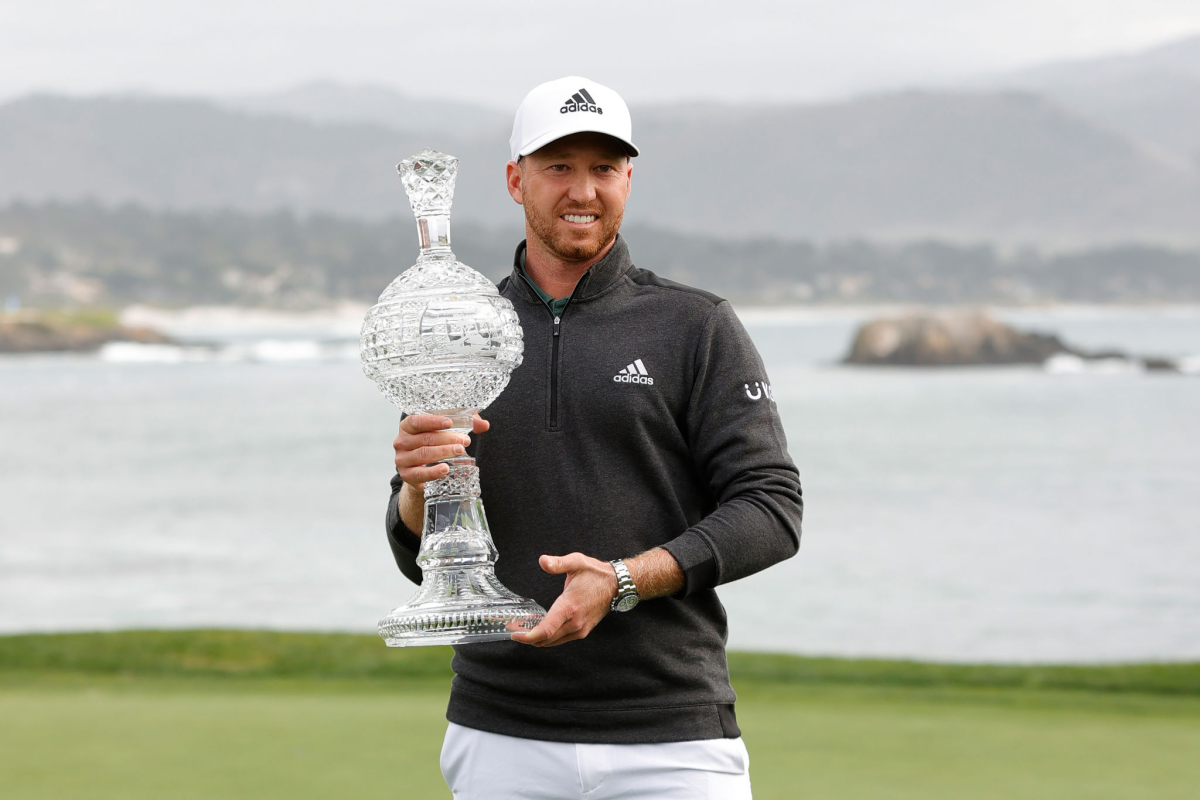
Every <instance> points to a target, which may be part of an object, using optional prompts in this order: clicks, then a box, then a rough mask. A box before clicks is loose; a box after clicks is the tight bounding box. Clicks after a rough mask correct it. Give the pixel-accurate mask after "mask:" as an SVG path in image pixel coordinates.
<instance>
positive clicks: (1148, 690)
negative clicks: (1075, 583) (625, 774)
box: [0, 631, 1200, 800]
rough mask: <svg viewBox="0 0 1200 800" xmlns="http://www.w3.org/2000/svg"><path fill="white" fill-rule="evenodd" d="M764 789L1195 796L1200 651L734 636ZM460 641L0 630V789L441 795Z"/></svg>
mask: <svg viewBox="0 0 1200 800" xmlns="http://www.w3.org/2000/svg"><path fill="white" fill-rule="evenodd" d="M730 668H731V672H732V674H733V681H734V685H735V686H736V688H737V689H738V693H739V702H738V718H739V721H740V722H741V724H742V728H743V731H744V734H745V738H746V742H747V745H748V746H749V748H750V753H751V762H752V764H751V774H752V777H753V781H754V787H755V797H756V798H759V800H764V798H766V799H768V800H769V799H770V798H793V797H797V798H943V797H944V798H965V797H970V798H1011V797H1021V798H1025V797H1030V798H1050V797H1064V798H1067V797H1069V798H1076V797H1081V798H1141V797H1145V798H1177V797H1178V798H1184V797H1188V798H1191V797H1195V796H1196V795H1197V787H1198V786H1200V758H1198V757H1197V754H1200V678H1198V676H1200V665H1197V664H1169V665H1167V664H1164V665H1128V666H1105V667H994V666H960V665H942V664H922V663H915V662H897V661H854V660H843V659H807V658H797V657H792V656H778V655H763V654H749V653H735V654H731V657H730ZM448 678H449V651H448V649H446V648H413V649H403V650H388V649H386V648H384V647H383V646H382V644H381V643H380V642H379V640H378V639H376V638H375V637H372V636H353V635H343V634H328V635H327V634H282V633H265V632H251V631H178V632H161V631H134V632H121V633H109V634H65V635H50V636H12V637H0V797H3V798H5V800H24V799H25V798H39V800H40V799H41V798H131V799H136V798H213V797H220V798H238V797H245V798H276V797H278V798H289V800H302V799H304V798H329V797H351V796H353V797H356V798H363V799H364V800H365V799H366V798H376V797H378V798H385V797H387V798H409V797H411V798H425V797H434V798H444V797H448V792H447V791H446V789H445V786H444V784H443V783H442V781H441V776H440V774H439V772H438V767H437V754H438V750H439V748H440V744H441V737H442V734H443V732H444V730H445V725H446V723H445V718H444V712H445V702H446V695H447V692H448Z"/></svg>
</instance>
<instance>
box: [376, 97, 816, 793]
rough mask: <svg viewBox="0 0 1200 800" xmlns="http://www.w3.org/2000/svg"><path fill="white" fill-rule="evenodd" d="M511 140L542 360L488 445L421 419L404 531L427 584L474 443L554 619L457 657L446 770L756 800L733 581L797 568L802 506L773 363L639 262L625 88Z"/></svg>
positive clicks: (542, 783)
mask: <svg viewBox="0 0 1200 800" xmlns="http://www.w3.org/2000/svg"><path fill="white" fill-rule="evenodd" d="M564 98H567V99H566V100H564ZM510 144H511V149H512V161H510V162H509V164H508V168H507V178H508V190H509V193H510V194H511V195H512V197H513V199H514V200H515V201H516V202H517V203H520V204H521V205H523V206H524V209H525V233H526V239H525V241H524V242H522V243H521V245H520V246H519V247H518V248H517V252H516V258H515V263H514V266H513V272H512V275H510V276H509V277H508V278H506V279H504V281H502V282H501V283H500V285H499V288H500V292H501V294H503V295H504V296H505V297H507V298H509V299H510V300H511V301H512V302H513V305H514V307H515V308H516V310H517V313H518V315H519V316H520V320H521V326H522V328H523V330H524V341H525V355H524V361H523V363H522V365H521V366H520V367H518V368H517V369H516V370H514V371H513V374H512V379H511V382H510V383H509V386H508V388H507V389H506V390H505V391H504V393H503V394H501V395H500V397H499V399H498V400H496V401H495V403H493V404H492V406H491V407H490V408H489V409H487V411H486V413H487V415H488V417H489V420H490V423H489V422H488V421H484V420H482V419H478V418H477V419H476V422H475V429H474V433H476V434H484V432H485V431H486V432H487V433H486V434H484V435H480V436H478V437H477V438H476V439H475V441H474V442H473V443H472V442H471V440H470V438H469V437H466V436H460V435H458V434H453V433H450V432H448V431H444V430H443V428H446V427H448V426H449V421H448V420H444V419H442V418H441V417H434V416H430V415H418V416H411V417H407V418H405V419H404V421H403V422H401V424H400V434H399V435H398V436H397V437H396V440H395V443H394V447H395V450H396V469H397V475H396V477H395V478H393V480H392V489H393V493H392V497H391V500H390V502H389V505H388V518H387V530H388V536H389V541H390V543H391V546H392V550H393V552H394V553H395V556H396V560H397V563H398V564H399V566H400V568H401V570H402V571H403V572H404V573H405V574H406V575H408V576H409V577H411V578H413V579H414V580H417V581H419V580H420V569H419V568H418V567H417V566H416V564H415V557H416V553H417V549H418V547H419V545H420V540H419V538H418V536H417V534H416V533H414V531H419V530H421V516H422V503H423V500H422V487H423V483H424V482H425V481H428V480H432V479H435V478H438V477H441V476H442V475H444V474H445V471H446V470H447V469H448V468H447V467H446V466H444V465H432V466H430V465H431V464H432V462H434V461H437V460H438V459H442V458H448V457H451V456H454V455H457V454H460V453H462V452H463V450H464V448H467V447H468V446H470V448H471V449H470V450H469V451H468V452H471V453H472V454H473V455H474V457H475V458H476V459H477V463H478V465H479V467H480V477H481V481H482V494H483V500H484V503H485V505H486V507H487V510H488V516H489V523H490V526H491V532H492V536H493V538H494V539H495V542H496V546H497V548H498V549H499V551H500V553H501V559H500V561H499V562H498V563H497V565H496V574H497V576H498V577H499V578H500V580H501V581H502V582H503V583H504V584H505V585H507V586H508V587H509V588H510V589H512V590H513V591H515V592H517V593H518V594H521V595H524V596H528V597H532V598H534V599H536V600H537V601H538V602H539V603H541V604H542V605H543V606H544V607H546V608H548V609H549V610H548V612H547V615H546V617H545V619H544V620H543V621H542V622H541V623H540V624H539V625H538V626H537V627H536V628H534V629H533V630H531V631H525V632H519V633H514V634H513V636H512V642H502V643H497V644H477V645H467V646H461V647H457V648H455V656H454V661H453V667H454V672H455V678H454V683H453V688H452V691H451V695H450V705H449V709H448V711H447V718H448V719H449V720H450V727H449V729H448V730H447V733H446V740H445V743H444V745H443V750H442V772H443V774H444V775H445V777H446V780H447V783H448V784H449V785H450V788H451V789H452V791H453V792H454V796H455V797H457V798H488V800H497V799H499V798H523V799H524V798H585V797H586V798H589V800H597V799H598V798H610V797H611V798H617V797H620V798H643V797H644V798H655V800H663V798H673V797H680V798H684V797H686V798H709V797H712V798H722V799H723V800H728V799H729V798H743V797H745V798H748V797H750V782H749V761H748V756H747V755H746V750H745V747H744V745H743V744H742V741H741V738H740V735H741V734H740V731H739V729H738V726H737V721H736V718H735V715H734V699H735V696H734V692H733V689H732V688H731V687H730V685H729V675H728V669H727V667H726V662H725V641H726V638H727V631H726V619H725V611H724V609H723V608H722V606H721V603H720V601H719V600H718V599H717V595H716V593H715V592H714V591H713V588H714V587H715V586H716V585H718V584H721V583H725V582H728V581H731V580H736V579H737V578H741V577H744V576H746V575H749V574H751V573H754V572H757V571H759V570H761V569H764V568H766V567H768V566H770V565H771V564H774V563H776V562H777V561H780V560H782V559H785V558H788V557H790V556H792V555H793V554H795V552H796V550H797V548H798V547H799V542H800V518H801V511H802V502H801V495H800V484H799V480H798V476H797V472H796V468H795V466H794V465H793V464H792V461H791V459H790V458H789V456H788V454H787V450H786V443H785V440H784V433H783V427H782V424H781V423H780V420H779V415H778V413H777V411H776V409H775V405H774V401H773V400H772V399H771V395H770V392H769V391H768V392H764V391H762V389H761V387H762V386H764V385H766V381H767V376H766V372H765V371H764V369H763V366H762V361H761V359H760V358H759V356H758V353H757V351H756V350H755V348H754V345H753V344H752V342H751V341H750V338H749V336H748V335H747V334H746V332H745V330H744V329H743V328H742V326H741V324H740V323H739V322H738V320H737V317H736V316H735V315H734V313H733V311H732V309H731V308H730V306H729V304H728V303H727V302H725V301H723V300H721V299H720V298H718V297H715V296H714V295H711V294H708V293H707V292H703V291H700V290H698V289H692V288H689V287H686V286H682V285H680V284H677V283H673V282H671V281H667V280H663V279H661V278H659V277H657V276H656V275H654V274H653V273H652V272H649V271H647V270H644V269H640V268H638V267H635V266H634V265H633V262H632V260H631V256H630V253H629V249H628V247H627V246H626V244H625V241H624V239H623V238H622V237H621V236H620V235H619V233H618V231H619V229H620V226H621V220H622V217H623V214H624V209H625V201H626V199H627V198H628V196H629V191H630V180H631V176H632V173H633V168H632V166H631V163H630V159H631V158H632V157H634V156H636V155H637V154H638V150H637V148H636V147H635V146H634V144H633V141H632V130H631V124H630V117H629V111H628V109H627V108H626V106H625V103H624V102H623V101H622V100H621V98H620V97H619V96H618V95H617V94H616V93H615V92H613V91H612V90H611V89H608V88H606V87H604V86H601V85H600V84H597V83H595V82H593V81H590V80H587V79H585V78H579V77H569V78H563V79H561V80H557V81H552V82H550V83H546V84H543V85H541V86H539V87H537V88H535V89H534V90H533V91H532V92H530V93H529V95H528V96H527V97H526V98H525V100H524V102H522V104H521V106H520V108H519V109H518V110H517V116H516V121H515V123H514V125H513V134H512V139H511V142H510ZM715 167H716V165H697V168H698V169H713V170H714V178H715V177H716V175H717V174H718V173H719V170H717V169H715ZM713 190H714V191H719V186H718V185H717V183H716V181H715V180H714V186H713ZM750 387H754V389H753V391H752V390H751V388H750ZM564 576H565V577H564ZM633 606H636V607H633ZM620 611H625V612H626V613H619V612H620Z"/></svg>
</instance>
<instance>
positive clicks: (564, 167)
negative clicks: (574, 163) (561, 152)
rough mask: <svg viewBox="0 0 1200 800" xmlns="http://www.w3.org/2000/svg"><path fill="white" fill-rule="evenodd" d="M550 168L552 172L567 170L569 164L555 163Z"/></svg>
mask: <svg viewBox="0 0 1200 800" xmlns="http://www.w3.org/2000/svg"><path fill="white" fill-rule="evenodd" d="M550 170H551V171H552V172H566V171H567V165H566V164H555V165H554V166H552V167H550Z"/></svg>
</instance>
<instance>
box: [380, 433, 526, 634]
mask: <svg viewBox="0 0 1200 800" xmlns="http://www.w3.org/2000/svg"><path fill="white" fill-rule="evenodd" d="M439 463H444V464H449V465H450V473H449V474H448V475H447V476H446V477H445V478H442V479H440V480H436V481H429V482H428V483H426V484H425V519H424V523H423V525H422V531H423V532H422V536H421V549H420V552H419V553H418V554H417V564H418V565H419V566H420V567H421V571H422V572H423V574H424V579H423V581H422V583H421V588H420V589H418V590H417V593H416V594H415V595H413V597H412V599H411V600H409V601H408V603H406V604H405V605H403V606H400V607H399V608H396V609H394V610H393V611H392V612H391V613H390V614H388V615H387V616H386V617H384V618H383V619H382V620H380V621H379V635H380V636H382V637H383V638H384V640H385V641H386V642H387V644H388V645H389V646H391V647H404V646H409V645H435V644H468V643H472V642H490V641H497V640H501V639H508V638H510V636H511V635H512V633H513V632H514V631H518V630H531V629H532V628H534V627H536V626H537V624H538V623H539V622H541V620H542V617H544V616H545V615H546V610H545V609H544V608H542V607H541V606H540V605H538V604H537V603H536V602H534V601H533V600H530V599H528V598H525V597H519V596H517V595H515V594H513V593H512V592H511V591H509V590H508V589H507V588H506V587H505V586H504V584H502V583H500V581H499V580H498V579H497V578H496V572H495V565H496V560H497V559H498V558H499V554H498V553H497V552H496V546H495V544H494V543H493V542H492V535H491V532H490V531H489V530H488V524H487V516H486V515H485V514H484V511H483V501H482V500H481V499H480V497H479V468H478V467H476V466H475V459H473V458H469V457H466V456H463V457H459V458H453V459H447V460H445V461H442V462H439Z"/></svg>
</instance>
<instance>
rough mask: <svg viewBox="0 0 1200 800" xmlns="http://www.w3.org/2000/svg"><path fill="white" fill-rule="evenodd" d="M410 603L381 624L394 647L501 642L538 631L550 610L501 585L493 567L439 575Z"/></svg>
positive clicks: (381, 630)
mask: <svg viewBox="0 0 1200 800" xmlns="http://www.w3.org/2000/svg"><path fill="white" fill-rule="evenodd" d="M431 572H432V574H430V573H429V572H427V573H426V575H425V582H424V583H423V584H422V585H421V588H420V589H418V590H417V594H416V595H415V596H414V597H413V599H412V600H410V601H409V602H408V603H406V604H404V605H402V606H400V607H399V608H396V609H393V610H392V612H391V613H390V614H388V615H387V616H386V617H384V618H383V619H381V620H379V635H380V636H382V637H383V640H384V642H385V643H386V644H387V646H388V647H425V646H432V645H443V644H474V643H477V642H498V641H503V640H505V639H509V638H511V637H512V634H514V633H516V632H517V631H528V630H533V629H534V628H535V627H537V624H538V623H539V622H541V621H542V618H543V617H545V616H546V609H544V608H542V607H541V606H540V605H538V604H537V603H536V602H534V601H533V600H529V599H527V598H524V597H518V596H517V595H515V594H513V593H512V592H510V591H509V590H508V589H506V588H505V587H504V586H503V584H501V583H500V582H499V581H498V580H496V576H495V574H494V573H492V570H491V568H490V567H483V568H475V569H471V570H463V569H458V570H437V571H431Z"/></svg>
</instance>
